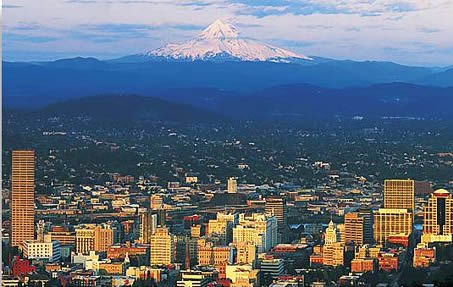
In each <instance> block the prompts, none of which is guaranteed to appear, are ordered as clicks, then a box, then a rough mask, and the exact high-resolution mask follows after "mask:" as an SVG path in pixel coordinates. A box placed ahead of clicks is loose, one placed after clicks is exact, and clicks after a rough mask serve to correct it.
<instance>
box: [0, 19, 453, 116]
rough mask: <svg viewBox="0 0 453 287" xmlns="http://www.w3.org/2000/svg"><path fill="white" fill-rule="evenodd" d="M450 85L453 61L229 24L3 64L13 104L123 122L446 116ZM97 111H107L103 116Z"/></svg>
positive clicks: (5, 98)
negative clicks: (336, 51) (298, 41)
mask: <svg viewBox="0 0 453 287" xmlns="http://www.w3.org/2000/svg"><path fill="white" fill-rule="evenodd" d="M447 87H453V68H452V67H445V68H428V67H411V66H404V65H399V64H395V63H392V62H376V61H365V62H356V61H349V60H344V61H339V60H333V59H328V58H320V57H314V56H305V55H300V54H296V53H294V52H291V51H288V50H285V49H282V48H278V47H274V46H271V45H267V44H263V43H260V42H258V41H255V40H251V39H247V38H243V37H241V36H240V33H239V32H238V30H237V29H236V28H235V27H234V26H232V25H230V24H226V23H223V22H222V21H216V22H214V23H213V24H211V25H210V26H209V27H207V28H206V29H205V30H203V31H202V32H201V33H200V34H199V35H198V36H197V37H196V38H194V39H192V40H190V41H188V42H186V43H183V44H169V45H167V46H164V47H162V48H159V49H156V50H153V51H149V52H145V53H141V54H136V55H129V56H125V57H121V58H118V59H112V60H98V59H95V58H82V57H76V58H71V59H61V60H56V61H48V62H3V102H4V104H5V107H6V108H19V109H24V108H26V109H35V110H36V109H42V108H43V107H46V106H48V105H49V104H52V105H51V106H50V107H53V109H54V111H55V112H57V111H64V112H65V113H67V114H74V113H79V112H81V111H83V110H84V111H85V112H90V113H91V114H92V115H93V116H96V117H100V116H102V115H104V116H105V118H109V117H110V116H114V115H117V114H118V113H119V114H121V113H122V109H123V108H125V107H128V108H130V109H133V110H134V111H135V112H133V113H132V114H130V115H128V117H126V118H124V120H129V121H130V120H136V119H138V118H141V117H145V118H148V119H151V118H154V119H156V120H159V119H162V120H170V121H171V120H177V119H178V118H176V119H175V118H169V117H168V114H172V113H177V114H181V115H184V117H186V119H193V120H195V121H198V120H200V121H204V120H205V119H206V117H204V116H203V118H197V115H198V116H199V115H200V112H206V113H207V115H208V116H207V118H210V119H214V118H217V117H218V115H224V116H227V117H232V118H235V117H239V118H262V117H264V118H268V117H274V116H284V115H292V116H319V115H327V116H332V115H335V114H340V115H353V114H360V115H376V116H377V115H394V116H398V115H405V116H407V115H420V116H421V115H435V114H437V115H441V116H446V115H451V114H452V112H451V108H450V107H451V106H453V105H452V100H451V99H452V98H453V92H452V88H447ZM100 94H104V95H105V94H110V95H118V94H129V95H130V94H135V95H141V96H147V97H150V98H143V97H139V96H135V98H134V97H132V96H128V97H132V98H131V100H132V102H131V103H130V104H129V106H127V105H125V104H124V103H123V102H125V101H126V99H128V97H125V96H124V97H118V98H117V96H110V97H113V98H106V97H105V96H104V98H102V97H101V98H99V97H95V98H93V99H88V98H86V97H87V96H96V95H100ZM79 98H82V99H80V100H78V99H79ZM102 101H109V103H107V102H106V104H105V105H102ZM53 104H54V105H53ZM180 104H183V106H178V105H180ZM92 106H93V108H92ZM50 107H49V109H50ZM84 107H86V109H84ZM447 107H448V108H447ZM192 108H193V109H201V110H192ZM96 109H100V110H103V111H105V112H104V113H100V114H96V112H95V111H96ZM147 109H149V112H147V111H146V110H147ZM158 109H162V111H166V112H162V113H160V112H159V111H158ZM51 110H52V109H51ZM186 110H187V113H188V114H186V115H185V114H184V113H182V111H186Z"/></svg>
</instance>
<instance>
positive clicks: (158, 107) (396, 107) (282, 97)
mask: <svg viewBox="0 0 453 287" xmlns="http://www.w3.org/2000/svg"><path fill="white" fill-rule="evenodd" d="M452 95H453V88H439V87H427V86H418V85H412V84H404V83H392V84H379V85H373V86H369V87H362V88H343V89H329V88H320V87H316V86H312V85H306V84H303V85H285V86H277V87H272V88H268V89H263V90H260V91H257V92H249V93H240V92H231V91H229V92H227V91H222V90H218V89H209V88H208V89H195V88H194V89H169V90H166V91H160V92H159V93H156V94H155V95H154V96H152V97H150V96H146V97H145V96H137V95H103V96H91V97H83V98H77V99H70V100H67V101H62V102H59V103H54V104H50V105H48V106H46V107H43V108H38V109H33V110H31V111H28V112H27V111H25V114H28V115H29V116H32V117H35V118H39V119H47V118H51V117H72V118H74V117H88V118H90V119H92V120H95V121H101V122H113V123H128V124H133V123H134V122H137V121H166V122H179V123H215V122H225V121H234V120H290V121H294V120H296V121H297V120H332V119H334V118H335V117H342V118H349V119H351V118H353V117H364V118H379V117H412V118H431V119H432V118H435V119H452V118H453V110H452V109H451V107H452V106H453V96H452Z"/></svg>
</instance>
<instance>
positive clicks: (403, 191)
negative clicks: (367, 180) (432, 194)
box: [384, 179, 415, 212]
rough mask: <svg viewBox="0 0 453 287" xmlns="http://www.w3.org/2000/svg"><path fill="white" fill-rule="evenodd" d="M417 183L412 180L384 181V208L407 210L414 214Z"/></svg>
mask: <svg viewBox="0 0 453 287" xmlns="http://www.w3.org/2000/svg"><path fill="white" fill-rule="evenodd" d="M414 194H415V182H414V181H413V180H410V179H386V180H385V181H384V208H390V209H404V208H405V209H407V210H408V211H409V212H414V209H415V205H414V204H415V203H414Z"/></svg>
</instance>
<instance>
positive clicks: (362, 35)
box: [2, 0, 453, 66]
mask: <svg viewBox="0 0 453 287" xmlns="http://www.w3.org/2000/svg"><path fill="white" fill-rule="evenodd" d="M218 18H220V19H223V20H226V21H229V22H231V23H233V24H234V25H235V26H236V27H237V28H238V29H239V30H240V32H241V35H243V36H244V37H247V38H253V39H257V40H260V41H262V42H266V43H269V44H273V45H277V46H281V47H283V48H287V49H289V50H292V51H294V52H298V53H301V54H305V55H314V56H323V57H331V58H336V59H353V60H385V61H395V62H398V63H403V64H411V65H437V66H448V65H453V0H431V1H428V0H406V1H396V0H374V1H373V0H292V1H289V0H162V1H156V0H4V1H3V10H2V20H3V57H4V59H6V60H43V59H56V58H63V57H73V56H94V57H98V58H103V59H105V58H114V57H118V56H123V55H128V54H134V53H140V52H144V51H147V50H151V49H154V48H157V47H160V46H162V45H165V44H167V43H169V42H176V43H178V42H183V41H186V40H188V39H190V38H192V37H194V36H196V35H197V34H198V33H199V31H200V30H201V29H203V28H204V27H205V26H207V25H209V24H210V23H211V22H213V21H214V20H216V19H218Z"/></svg>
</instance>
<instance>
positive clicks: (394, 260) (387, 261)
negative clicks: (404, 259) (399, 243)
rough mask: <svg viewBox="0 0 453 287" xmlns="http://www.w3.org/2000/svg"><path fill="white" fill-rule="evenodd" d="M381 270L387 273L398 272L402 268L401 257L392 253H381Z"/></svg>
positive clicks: (379, 261) (379, 259)
mask: <svg viewBox="0 0 453 287" xmlns="http://www.w3.org/2000/svg"><path fill="white" fill-rule="evenodd" d="M378 263H379V270H384V271H387V272H390V271H398V270H399V268H400V256H399V254H397V253H392V252H380V253H379V254H378Z"/></svg>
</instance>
